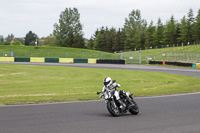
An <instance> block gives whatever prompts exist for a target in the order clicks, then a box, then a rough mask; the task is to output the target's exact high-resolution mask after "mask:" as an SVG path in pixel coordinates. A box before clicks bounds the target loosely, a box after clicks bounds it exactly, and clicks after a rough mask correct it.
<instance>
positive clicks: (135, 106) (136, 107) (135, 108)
mask: <svg viewBox="0 0 200 133" xmlns="http://www.w3.org/2000/svg"><path fill="white" fill-rule="evenodd" d="M130 102H131V103H132V104H133V105H134V106H132V107H131V108H130V109H129V112H130V113H131V114H133V115H137V114H138V113H139V107H138V105H137V103H136V102H135V101H134V100H133V98H131V100H130Z"/></svg>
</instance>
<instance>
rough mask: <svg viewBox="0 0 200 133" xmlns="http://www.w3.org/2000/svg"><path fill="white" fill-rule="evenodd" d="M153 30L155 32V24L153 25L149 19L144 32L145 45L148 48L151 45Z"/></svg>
mask: <svg viewBox="0 0 200 133" xmlns="http://www.w3.org/2000/svg"><path fill="white" fill-rule="evenodd" d="M154 32H155V26H153V21H151V22H150V25H149V26H148V28H147V31H146V34H145V46H146V47H147V48H150V46H152V41H153V37H152V36H153V33H154Z"/></svg>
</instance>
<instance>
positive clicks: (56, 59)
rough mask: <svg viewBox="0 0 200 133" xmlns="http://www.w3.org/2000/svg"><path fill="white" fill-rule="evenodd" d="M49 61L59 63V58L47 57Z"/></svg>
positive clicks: (46, 60) (46, 59)
mask: <svg viewBox="0 0 200 133" xmlns="http://www.w3.org/2000/svg"><path fill="white" fill-rule="evenodd" d="M45 62H47V63H59V58H45Z"/></svg>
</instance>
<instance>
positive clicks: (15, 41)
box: [11, 40, 22, 46]
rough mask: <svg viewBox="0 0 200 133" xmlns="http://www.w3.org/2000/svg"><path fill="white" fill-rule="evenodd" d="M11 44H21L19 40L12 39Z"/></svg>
mask: <svg viewBox="0 0 200 133" xmlns="http://www.w3.org/2000/svg"><path fill="white" fill-rule="evenodd" d="M11 45H17V46H22V44H21V42H20V41H18V40H14V41H13V42H12V43H11Z"/></svg>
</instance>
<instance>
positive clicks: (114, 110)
mask: <svg viewBox="0 0 200 133" xmlns="http://www.w3.org/2000/svg"><path fill="white" fill-rule="evenodd" d="M107 109H108V111H109V112H110V114H111V115H112V116H115V117H117V116H119V115H120V112H119V108H118V107H117V106H116V105H113V103H112V102H111V101H108V103H107Z"/></svg>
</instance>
